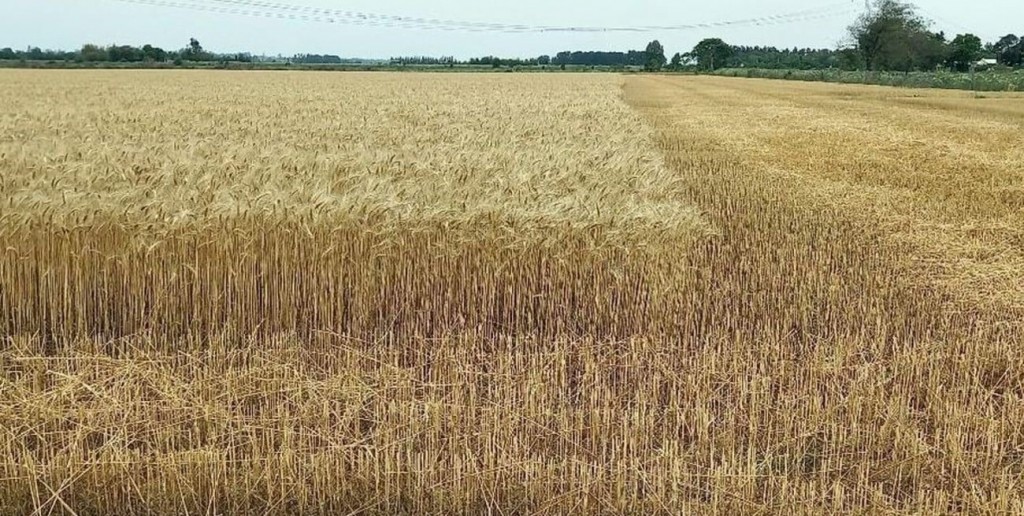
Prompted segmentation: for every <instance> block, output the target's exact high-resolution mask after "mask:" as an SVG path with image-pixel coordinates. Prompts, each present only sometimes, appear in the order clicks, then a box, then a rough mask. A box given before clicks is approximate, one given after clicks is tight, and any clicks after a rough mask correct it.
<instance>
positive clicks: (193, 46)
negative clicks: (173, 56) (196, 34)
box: [181, 38, 211, 61]
mask: <svg viewBox="0 0 1024 516" xmlns="http://www.w3.org/2000/svg"><path fill="white" fill-rule="evenodd" d="M181 58H182V59H185V60H186V61H209V60H210V58H211V56H210V55H209V54H207V53H206V51H205V50H203V45H201V44H200V43H199V40H198V39H196V38H189V40H188V46H187V47H185V48H184V49H183V50H182V51H181Z"/></svg>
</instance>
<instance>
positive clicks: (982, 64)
mask: <svg viewBox="0 0 1024 516" xmlns="http://www.w3.org/2000/svg"><path fill="white" fill-rule="evenodd" d="M998 64H999V61H997V60H995V59H981V60H979V61H978V62H977V63H974V66H975V68H989V67H992V66H996V65H998Z"/></svg>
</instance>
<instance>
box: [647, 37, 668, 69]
mask: <svg viewBox="0 0 1024 516" xmlns="http://www.w3.org/2000/svg"><path fill="white" fill-rule="evenodd" d="M666 61H667V60H666V59H665V47H663V46H661V42H659V41H658V40H654V41H652V42H650V43H648V44H647V49H646V50H644V70H647V71H648V72H656V71H658V70H661V69H662V68H664V67H665V63H666Z"/></svg>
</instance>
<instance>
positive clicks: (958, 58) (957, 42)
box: [947, 34, 985, 72]
mask: <svg viewBox="0 0 1024 516" xmlns="http://www.w3.org/2000/svg"><path fill="white" fill-rule="evenodd" d="M984 49H985V47H984V45H983V44H982V43H981V38H979V37H978V36H975V35H974V34H960V35H958V36H957V37H955V38H953V41H952V42H950V44H949V59H948V60H947V62H948V63H949V66H950V68H954V69H956V70H958V71H961V72H966V71H967V70H969V69H970V68H971V65H972V64H974V63H976V62H978V60H979V59H981V52H982V51H983V50H984Z"/></svg>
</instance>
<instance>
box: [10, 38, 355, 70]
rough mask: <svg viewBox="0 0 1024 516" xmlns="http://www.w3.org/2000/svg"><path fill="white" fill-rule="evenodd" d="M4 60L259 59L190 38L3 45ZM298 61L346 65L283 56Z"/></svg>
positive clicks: (323, 57) (320, 57)
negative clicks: (50, 46) (69, 47)
mask: <svg viewBox="0 0 1024 516" xmlns="http://www.w3.org/2000/svg"><path fill="white" fill-rule="evenodd" d="M0 60H7V61H58V62H59V61H64V62H77V63H147V62H148V63H168V62H173V63H174V64H182V63H184V62H186V61H188V62H241V63H252V62H254V61H256V60H258V58H256V57H255V56H253V55H252V54H250V53H248V52H241V53H227V54H225V53H216V52H209V51H207V50H205V49H204V48H203V45H202V44H201V43H200V42H199V40H197V39H195V38H191V39H189V42H188V45H186V46H185V47H183V48H181V49H177V50H164V49H162V48H160V47H155V46H153V45H143V46H141V47H136V46H131V45H108V46H100V45H94V44H86V45H82V48H80V49H79V50H76V51H65V50H43V49H40V48H38V47H29V48H27V49H25V50H14V49H11V48H0ZM283 60H286V61H288V62H292V63H298V64H343V63H344V62H345V60H344V59H342V58H341V57H340V56H336V55H331V54H296V55H294V56H292V57H290V58H286V59H283Z"/></svg>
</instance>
